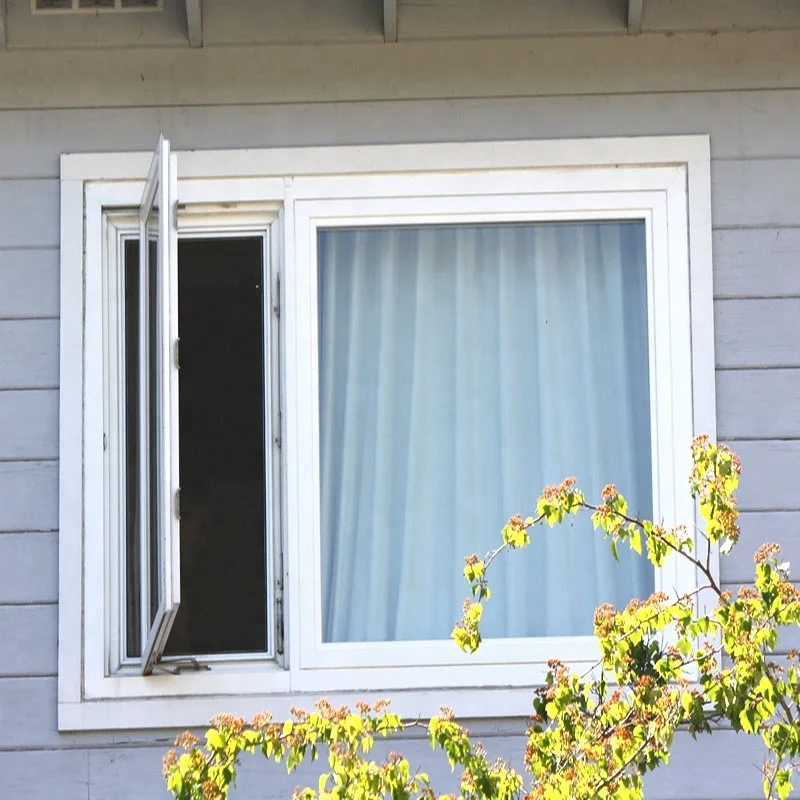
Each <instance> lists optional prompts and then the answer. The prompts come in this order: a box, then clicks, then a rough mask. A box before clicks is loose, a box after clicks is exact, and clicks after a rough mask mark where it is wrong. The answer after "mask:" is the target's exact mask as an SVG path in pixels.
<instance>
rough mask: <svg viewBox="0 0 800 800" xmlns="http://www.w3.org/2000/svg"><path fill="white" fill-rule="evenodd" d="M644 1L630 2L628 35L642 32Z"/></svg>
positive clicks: (632, 0)
mask: <svg viewBox="0 0 800 800" xmlns="http://www.w3.org/2000/svg"><path fill="white" fill-rule="evenodd" d="M643 7H644V0H628V33H641V32H642V10H643Z"/></svg>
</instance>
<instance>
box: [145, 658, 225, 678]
mask: <svg viewBox="0 0 800 800" xmlns="http://www.w3.org/2000/svg"><path fill="white" fill-rule="evenodd" d="M207 669H211V667H210V666H209V665H208V664H201V663H200V662H199V661H198V660H197V659H196V658H186V659H181V660H180V661H170V662H168V663H166V664H165V663H163V662H159V663H158V664H153V672H166V673H168V674H169V675H180V674H181V672H186V671H187V670H192V671H194V672H201V671H202V670H207Z"/></svg>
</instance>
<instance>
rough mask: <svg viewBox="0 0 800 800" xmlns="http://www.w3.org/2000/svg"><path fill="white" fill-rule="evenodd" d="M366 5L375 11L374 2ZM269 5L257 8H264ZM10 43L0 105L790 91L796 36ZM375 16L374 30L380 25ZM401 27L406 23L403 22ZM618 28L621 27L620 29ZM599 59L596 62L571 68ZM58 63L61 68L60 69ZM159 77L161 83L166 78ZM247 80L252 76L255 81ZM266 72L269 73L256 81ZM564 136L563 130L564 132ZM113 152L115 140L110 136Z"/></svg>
mask: <svg viewBox="0 0 800 800" xmlns="http://www.w3.org/2000/svg"><path fill="white" fill-rule="evenodd" d="M370 3H371V5H372V6H374V8H375V13H376V14H378V15H379V13H380V7H379V5H378V4H377V3H373V0H370ZM265 5H268V4H265ZM204 25H205V44H206V46H205V47H203V48H202V49H197V48H189V47H183V48H157V49H154V48H147V47H137V48H129V49H124V50H122V49H121V50H118V51H115V52H114V58H108V57H107V54H106V53H105V52H103V51H102V50H98V49H95V50H91V49H85V50H75V51H70V52H69V54H68V55H65V54H64V53H63V52H61V51H59V50H46V51H37V52H36V53H35V54H33V53H29V52H26V51H22V50H9V52H8V53H6V54H5V55H4V57H3V78H4V80H3V81H2V83H0V108H47V107H57V108H65V107H71V108H100V107H103V106H108V107H119V106H128V107H130V106H171V105H179V106H181V105H217V104H222V105H230V104H252V103H300V102H325V103H329V102H333V101H345V100H401V99H406V100H411V99H425V98H427V99H433V98H447V99H453V98H474V97H531V96H536V95H549V96H553V95H583V94H619V93H630V92H678V91H697V90H743V89H781V88H797V86H798V85H800V60H798V59H797V58H796V57H795V55H796V51H797V47H798V45H800V31H796V30H792V31H777V32H755V33H743V32H731V33H720V34H719V35H717V36H709V35H708V34H705V33H686V34H675V35H673V36H661V35H659V36H625V35H624V33H623V35H622V36H621V37H620V38H618V39H615V40H614V41H613V46H612V45H611V43H610V39H609V37H606V36H598V37H575V38H561V37H553V38H535V39H524V38H523V39H508V40H501V39H485V40H478V41H474V40H448V41H419V42H403V43H402V45H403V46H402V47H386V46H385V45H384V42H383V36H382V34H381V33H378V36H377V42H376V43H374V44H373V43H365V44H359V45H357V46H356V45H354V46H352V47H342V46H341V44H318V45H302V44H300V45H296V46H292V47H260V46H255V45H242V46H240V47H236V48H235V50H234V49H233V48H228V47H209V46H208V40H209V35H210V34H209V29H210V25H211V13H210V12H208V13H207V15H206V17H205V22H204ZM379 26H380V20H378V21H377V23H376V31H380V27H379ZM403 29H404V30H405V21H404V22H403ZM620 29H621V31H624V25H622V24H621V28H620ZM585 64H598V65H602V67H603V68H602V69H580V68H578V66H576V65H585ZM66 67H69V68H68V69H67V68H66ZM165 76H169V80H166V79H165ZM253 76H261V79H260V80H254V78H253ZM266 76H269V79H268V80H266ZM563 135H565V136H567V135H570V132H569V131H567V130H565V131H564V132H563ZM108 146H109V147H110V148H112V149H113V148H114V147H115V144H114V143H111V142H109V143H108Z"/></svg>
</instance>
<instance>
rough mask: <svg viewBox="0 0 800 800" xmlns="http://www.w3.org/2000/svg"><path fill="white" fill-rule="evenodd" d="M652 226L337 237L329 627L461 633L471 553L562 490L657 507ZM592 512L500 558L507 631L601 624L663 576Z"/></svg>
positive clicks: (329, 408) (323, 258) (328, 295)
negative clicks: (604, 611) (566, 484)
mask: <svg viewBox="0 0 800 800" xmlns="http://www.w3.org/2000/svg"><path fill="white" fill-rule="evenodd" d="M645 253H646V251H645V226H644V223H643V222H638V221H634V222H628V221H624V222H599V223H597V222H587V223H574V224H563V225H562V224H516V225H511V224H508V225H464V226H426V227H412V226H405V227H387V228H372V229H336V230H326V231H321V232H320V233H319V237H318V259H319V264H318V266H319V359H320V364H319V368H320V462H321V492H322V497H321V502H322V520H321V524H322V529H321V536H322V573H323V587H322V588H323V608H322V611H323V637H324V639H325V641H329V642H358V641H396V640H409V639H447V638H448V636H449V633H450V630H451V629H452V626H453V623H454V622H455V620H456V619H457V618H458V616H459V613H460V609H461V605H462V603H463V600H464V597H465V596H466V590H467V585H466V583H465V581H464V580H463V577H462V569H463V558H464V556H465V555H468V554H470V553H473V552H475V553H478V554H480V555H483V554H484V553H485V552H486V551H487V550H489V549H490V548H493V547H495V546H496V545H497V544H498V542H499V532H500V529H501V527H502V526H503V524H504V523H505V521H506V520H507V519H508V518H509V517H510V516H511V515H512V514H515V513H520V514H522V515H523V516H524V515H527V514H529V513H531V512H533V511H534V507H535V503H536V499H537V498H538V496H539V494H540V492H541V489H542V487H543V486H545V485H546V484H551V483H555V482H558V481H560V480H561V479H563V478H564V477H566V476H570V475H575V476H576V477H577V478H578V480H579V483H580V485H581V486H583V487H584V488H585V489H586V491H587V493H590V492H591V493H599V491H600V489H601V488H602V487H603V485H605V484H606V483H609V482H614V483H616V484H617V486H618V487H619V489H620V491H622V492H623V493H624V494H625V495H626V496H627V497H628V500H629V503H630V507H631V510H632V512H633V513H636V514H641V515H650V514H651V511H652V480H651V467H650V400H649V388H648V387H649V377H648V376H649V367H648V339H647V280H646V255H645ZM621 562H622V563H621V564H619V565H617V564H616V563H615V562H614V560H613V558H612V557H611V555H610V553H609V552H608V546H607V544H606V543H604V542H603V541H602V540H601V539H600V538H599V537H598V536H596V535H594V534H593V532H592V530H591V523H590V522H589V521H588V520H584V521H581V522H578V523H576V524H574V525H571V526H564V528H563V529H556V531H553V532H549V533H548V532H546V531H544V530H543V531H537V532H536V534H535V536H534V541H533V543H532V545H531V546H530V547H529V548H527V549H526V550H525V551H523V552H521V553H518V554H515V556H514V558H510V559H501V560H499V561H498V562H496V564H495V566H494V567H493V570H494V579H493V580H494V583H495V585H496V586H498V587H502V591H497V592H496V593H495V594H494V595H493V598H492V601H491V602H490V603H489V604H488V606H487V609H486V613H485V615H484V620H485V624H484V631H485V634H486V635H488V636H494V637H512V636H513V637H517V636H556V635H577V634H590V633H591V632H592V617H593V611H594V608H595V607H596V606H597V605H598V604H600V603H602V602H612V603H614V604H616V605H621V604H622V605H624V604H625V603H627V601H628V600H629V599H630V598H631V597H633V596H641V595H645V596H646V595H648V594H650V592H651V591H652V588H653V582H654V574H653V570H652V568H650V566H649V564H648V563H647V562H646V561H645V560H644V559H642V558H638V557H636V556H635V555H631V554H629V553H625V554H621Z"/></svg>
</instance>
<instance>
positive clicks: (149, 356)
mask: <svg viewBox="0 0 800 800" xmlns="http://www.w3.org/2000/svg"><path fill="white" fill-rule="evenodd" d="M176 167H177V165H176V158H175V156H172V155H170V148H169V141H168V140H166V139H164V137H163V136H161V137H160V138H159V141H158V147H157V148H156V151H155V153H154V154H153V161H152V163H151V165H150V172H149V175H148V178H147V183H146V185H145V189H144V194H143V195H142V201H141V205H140V207H139V267H140V268H139V298H140V304H139V364H140V369H139V387H138V391H139V407H140V409H141V414H140V418H139V453H140V458H139V477H140V486H141V491H140V494H139V514H140V519H141V521H142V524H141V526H140V535H141V543H140V544H141V547H140V554H141V571H140V575H141V598H142V604H141V611H142V619H141V624H142V642H143V647H142V655H141V671H142V674H143V675H147V674H149V673H150V672H152V670H153V667H154V665H155V664H157V663H158V661H159V659H160V658H161V655H162V653H163V652H164V648H165V646H166V644H167V639H168V637H169V633H170V630H171V628H172V624H173V622H174V621H175V615H176V614H177V612H178V606H179V605H180V521H179V513H180V509H179V507H178V502H179V496H180V495H179V488H178V487H179V486H180V483H179V472H178V370H177V341H178V330H177V329H178V302H177V298H178V232H177V224H176V219H175V217H176V196H177V168H176Z"/></svg>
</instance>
